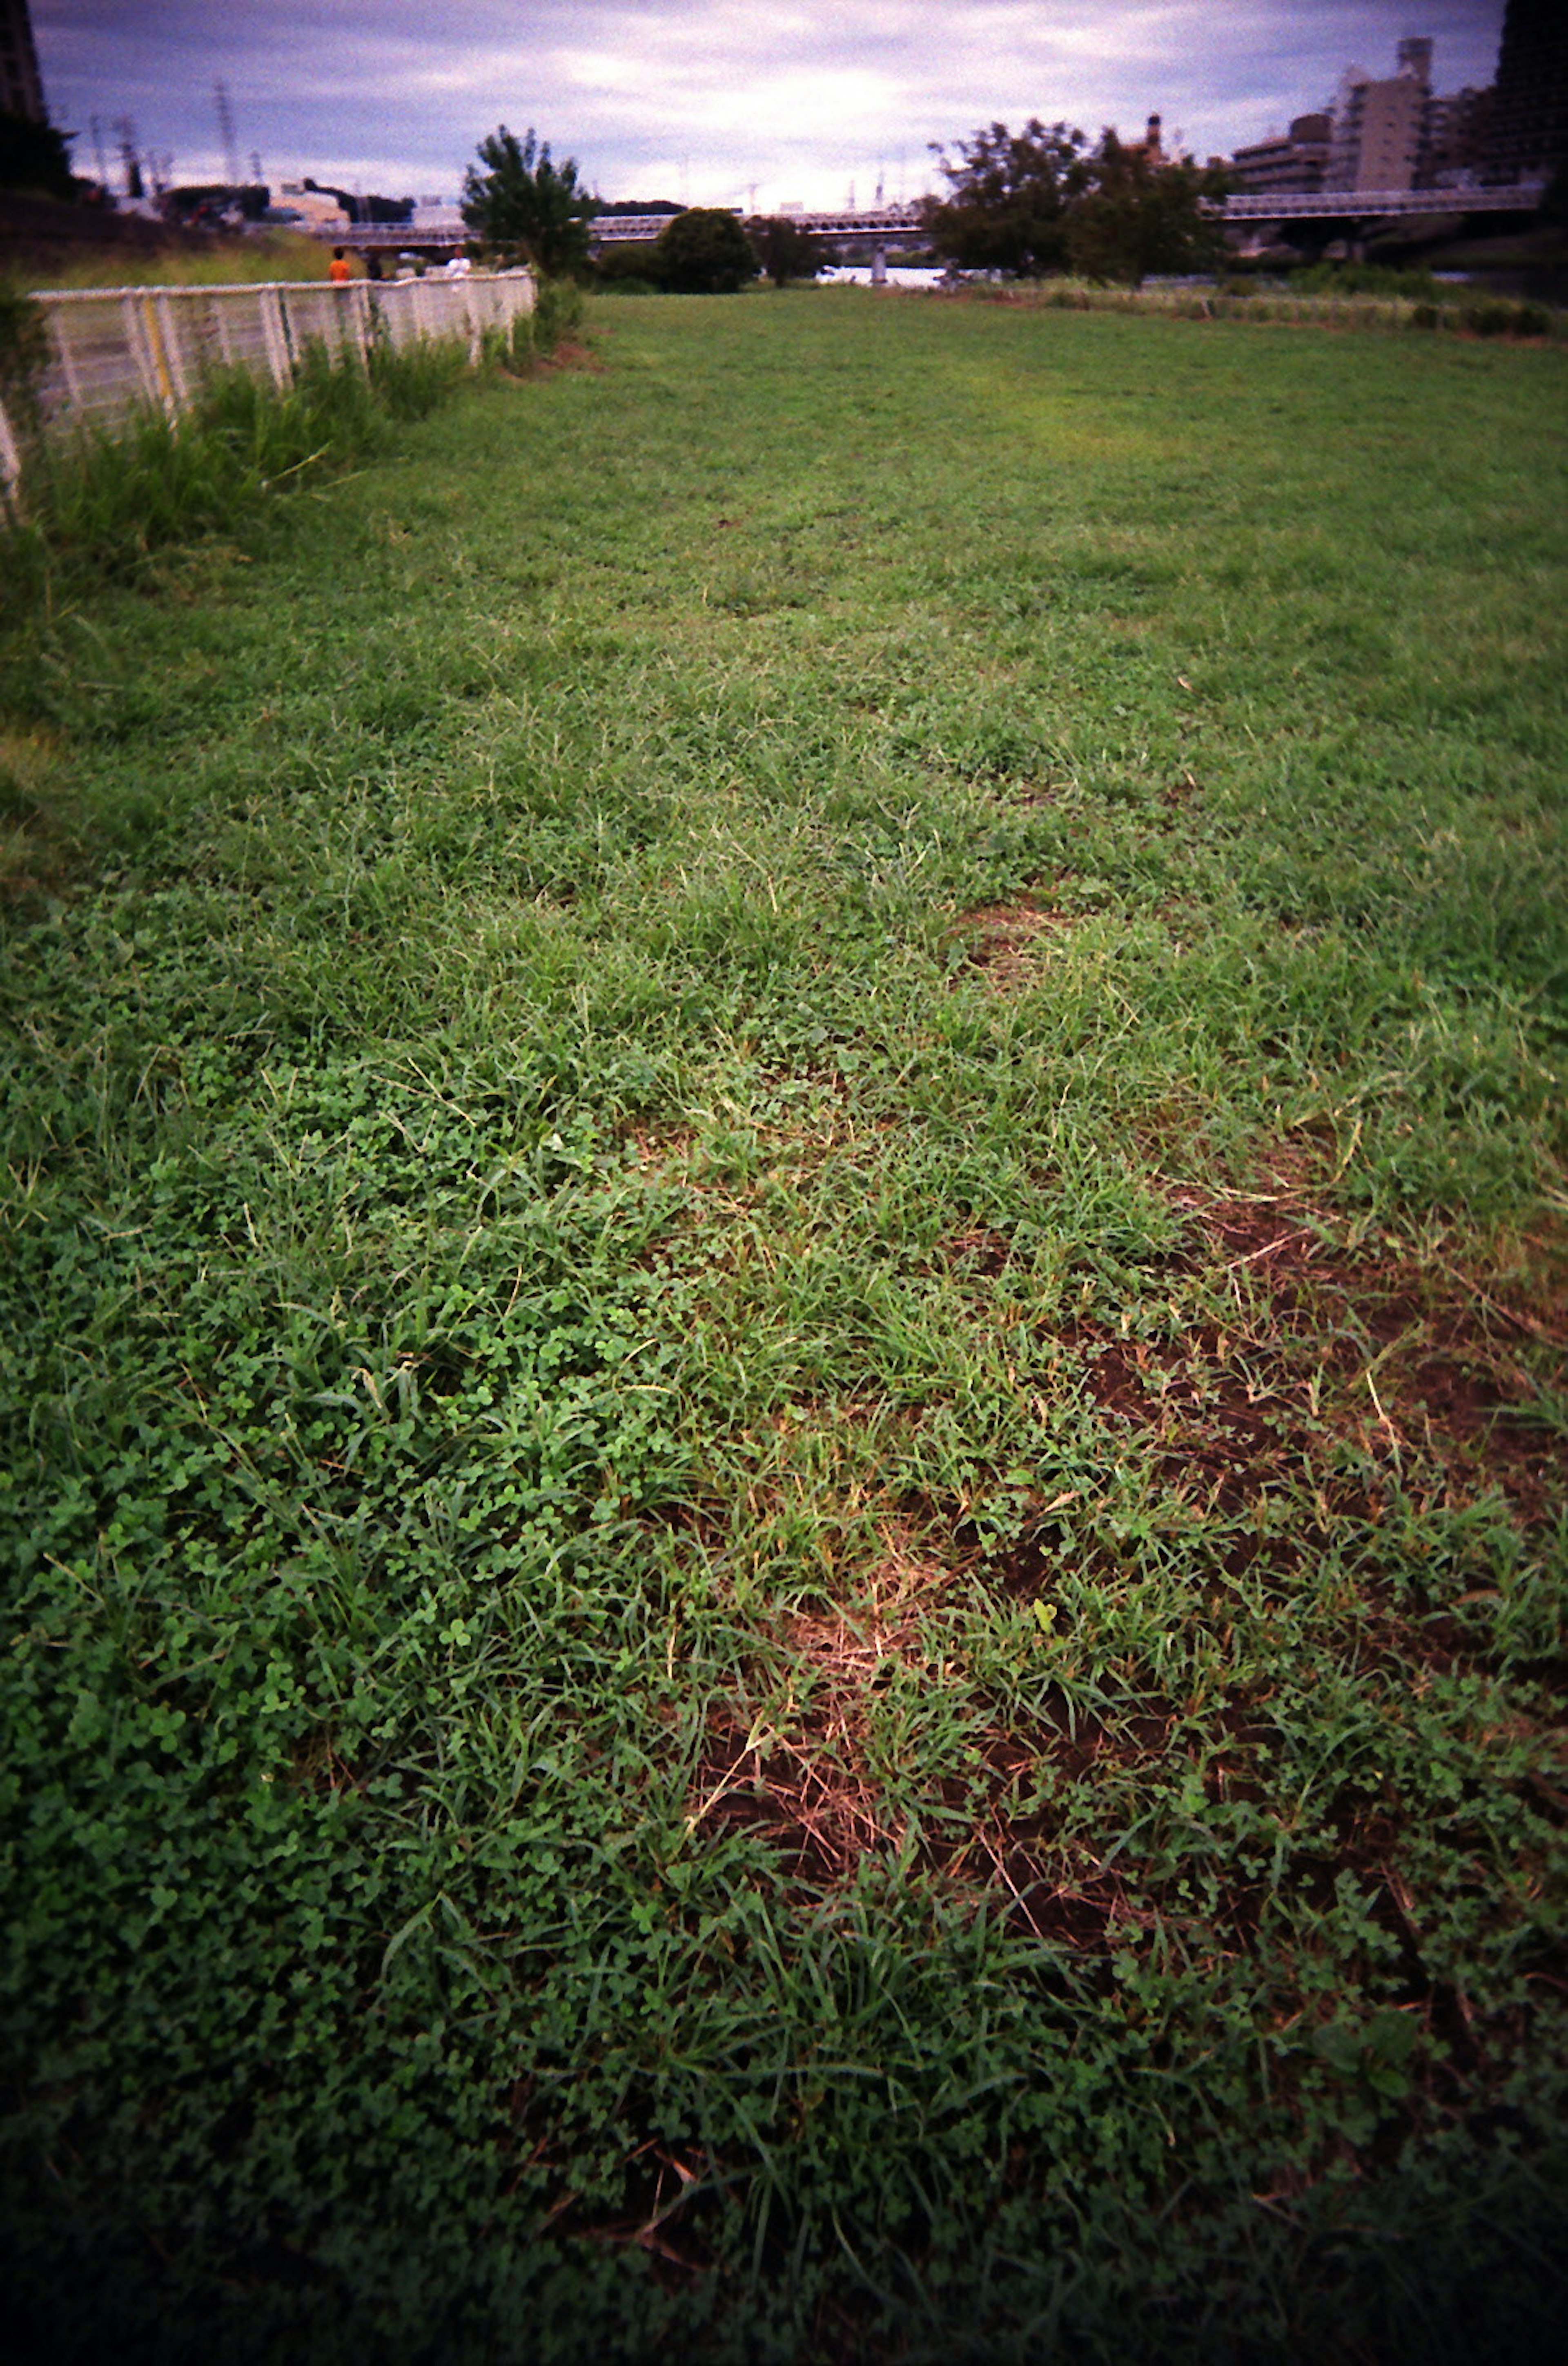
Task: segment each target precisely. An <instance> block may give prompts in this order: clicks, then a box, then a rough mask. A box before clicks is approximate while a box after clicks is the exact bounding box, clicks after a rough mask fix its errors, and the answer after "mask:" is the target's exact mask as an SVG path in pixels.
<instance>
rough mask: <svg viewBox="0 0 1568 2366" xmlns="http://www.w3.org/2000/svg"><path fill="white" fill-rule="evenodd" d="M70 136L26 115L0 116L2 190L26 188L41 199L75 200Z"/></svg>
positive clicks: (0, 174) (0, 182) (76, 191)
mask: <svg viewBox="0 0 1568 2366" xmlns="http://www.w3.org/2000/svg"><path fill="white" fill-rule="evenodd" d="M70 137H71V135H70V134H69V133H67V132H63V131H56V130H55V129H54V127H53V125H52V124H49V123H35V122H34V121H33V119H32V118H31V117H30V116H27V115H0V189H25V190H28V191H29V192H30V193H31V194H33V195H34V196H37V197H66V198H70V197H76V196H77V195H78V194H79V192H78V190H77V186H76V176H75V175H74V174H73V172H72V170H71V152H70V150H69V149H68V148H67V146H66V144H65V143H66V141H67V139H68V138H70Z"/></svg>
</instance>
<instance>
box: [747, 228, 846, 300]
mask: <svg viewBox="0 0 1568 2366" xmlns="http://www.w3.org/2000/svg"><path fill="white" fill-rule="evenodd" d="M746 235H747V237H748V238H749V239H750V242H751V244H752V246H753V247H754V248H755V249H756V253H757V260H758V262H759V263H760V264H761V266H762V269H763V270H764V271H765V272H766V273H767V275H768V277H769V278H770V279H771V280H772V281H773V286H774V287H784V286H785V284H786V283H787V282H788V281H789V280H791V279H815V278H816V276H817V274H818V272H819V271H820V270H821V268H822V266H823V265H824V264H825V263H830V262H831V261H832V259H833V251H832V249H831V248H830V247H829V245H828V244H827V243H826V242H825V241H824V240H822V239H819V238H817V237H814V236H813V234H812V232H811V231H808V230H807V228H806V225H805V224H804V222H797V221H791V220H789V218H788V216H787V215H784V214H764V215H759V216H758V217H757V218H756V219H755V220H751V221H749V222H748V223H747V225H746Z"/></svg>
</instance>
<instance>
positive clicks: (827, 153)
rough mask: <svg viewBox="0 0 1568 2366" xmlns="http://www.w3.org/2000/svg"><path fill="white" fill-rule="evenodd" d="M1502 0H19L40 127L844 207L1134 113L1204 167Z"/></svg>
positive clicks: (425, 185) (327, 172)
mask: <svg viewBox="0 0 1568 2366" xmlns="http://www.w3.org/2000/svg"><path fill="white" fill-rule="evenodd" d="M1502 14H1503V0H1055V5H1051V6H1030V5H1027V0H950V4H949V5H942V6H939V5H931V4H930V0H838V5H826V0H794V5H790V0H784V5H781V6H761V5H759V0H446V5H445V6H441V7H440V8H439V9H434V8H432V7H430V6H428V5H420V0H229V5H228V6H224V7H222V8H221V9H220V8H219V6H216V5H214V0H34V5H33V20H34V27H35V30H36V33H37V36H38V43H39V54H40V60H41V63H42V67H43V73H44V80H45V86H46V89H47V91H48V94H49V96H50V101H51V109H52V112H53V114H54V117H55V119H56V120H57V121H58V122H61V123H62V125H64V126H65V127H66V128H67V129H69V130H74V131H75V132H76V133H77V134H78V135H79V138H78V146H77V150H76V156H77V162H78V165H79V166H80V167H82V168H84V169H91V163H92V141H91V138H90V136H89V124H90V119H91V118H93V117H95V116H96V117H97V118H100V120H101V121H102V122H103V123H104V124H105V125H106V126H107V124H108V123H109V122H110V121H111V120H112V118H114V117H116V116H118V115H122V114H129V115H130V116H131V117H133V118H135V121H136V123H137V126H138V129H139V131H140V134H141V139H142V141H143V142H144V143H145V145H147V146H148V147H150V148H152V149H157V150H161V151H170V152H173V154H174V157H175V168H176V172H177V174H178V175H179V176H180V177H182V178H187V179H195V178H198V177H206V176H207V175H212V174H216V173H219V172H220V171H221V168H222V160H221V156H220V148H219V141H218V130H217V122H216V117H215V113H214V107H213V99H212V85H213V82H214V80H215V78H216V77H218V76H219V75H221V76H222V77H223V79H224V80H225V82H226V83H227V84H228V86H229V89H230V93H231V98H232V103H233V109H234V117H235V123H236V130H237V133H238V138H239V144H240V147H241V150H242V152H243V154H245V155H247V156H248V155H249V153H250V152H252V151H253V150H256V151H259V152H260V154H261V156H262V160H263V164H264V167H265V171H266V173H267V175H268V176H269V178H271V179H273V180H275V181H276V180H281V179H284V178H289V179H292V178H294V177H295V176H296V175H298V174H299V173H300V172H312V173H314V174H316V175H318V177H320V178H322V179H328V180H343V181H346V182H349V183H351V184H352V183H354V182H358V183H359V184H361V185H362V186H365V187H367V188H370V187H378V188H381V189H383V190H387V191H389V192H392V193H400V192H403V191H407V190H414V191H417V192H418V193H422V194H423V193H431V194H434V192H435V191H437V190H440V191H442V192H443V193H445V194H447V195H455V194H456V192H457V186H458V183H459V181H460V179H461V175H462V167H463V164H464V163H465V162H466V161H467V160H468V158H469V157H471V155H472V153H473V151H474V147H475V144H476V142H477V141H479V139H480V138H481V137H482V136H483V134H484V133H485V132H486V131H488V130H491V128H492V127H493V126H494V125H495V124H496V123H497V122H500V121H503V120H504V121H506V122H508V123H510V124H512V125H513V127H514V128H516V129H519V130H521V129H522V128H524V127H525V126H526V125H529V124H533V125H536V126H537V128H538V130H539V131H540V133H541V135H542V136H543V137H545V138H547V139H548V140H550V141H552V143H553V144H554V147H555V149H556V152H557V153H558V154H566V153H570V154H571V155H574V156H576V157H577V159H578V160H579V163H580V164H581V168H582V171H583V174H584V175H585V177H586V178H587V179H588V180H589V181H590V182H591V183H592V185H593V186H596V187H597V188H599V189H600V190H602V191H603V193H604V195H605V196H606V197H626V196H636V195H644V196H659V195H664V196H668V197H682V195H687V194H689V195H690V197H691V198H692V200H693V201H694V202H701V201H704V200H706V201H711V202H715V203H724V202H739V201H742V200H744V199H745V198H746V197H747V196H748V192H749V189H750V186H752V185H755V186H756V191H757V198H758V201H759V202H760V203H761V204H763V205H776V204H777V203H779V202H781V201H782V200H783V199H784V198H787V197H801V198H805V199H807V201H818V200H820V201H826V202H838V201H840V200H841V198H842V197H843V196H844V194H845V187H846V184H847V183H848V182H849V181H850V180H851V179H854V180H856V181H857V183H858V192H857V193H858V194H859V195H860V196H861V197H869V196H870V194H871V186H872V183H873V180H874V177H875V175H876V172H877V169H878V166H879V164H881V165H885V166H886V180H887V187H888V194H889V195H892V194H896V193H897V188H898V187H899V186H900V185H901V186H903V187H904V188H905V189H906V190H907V191H908V193H909V194H913V193H914V192H915V191H916V190H917V189H918V188H919V187H920V186H924V185H925V184H926V182H927V180H928V178H929V175H930V170H931V159H930V157H929V155H928V153H927V146H928V143H929V142H931V141H947V142H952V141H954V140H957V139H961V138H962V137H964V134H965V133H967V132H968V131H970V130H973V129H974V128H975V127H976V125H977V124H980V123H985V122H989V121H991V120H993V119H994V118H1002V119H1004V120H1008V121H1011V122H1018V121H1020V120H1021V119H1022V118H1024V117H1026V116H1029V115H1039V116H1043V118H1045V119H1046V120H1048V121H1055V120H1056V119H1057V118H1063V117H1065V118H1066V119H1067V120H1069V121H1071V122H1075V123H1080V124H1082V125H1083V126H1084V127H1085V128H1086V129H1087V130H1090V131H1094V130H1098V129H1099V128H1100V125H1101V124H1103V123H1111V122H1114V123H1118V124H1120V125H1121V127H1122V129H1123V130H1128V129H1130V128H1134V127H1137V126H1141V124H1142V121H1143V118H1144V117H1145V114H1147V113H1148V112H1149V111H1150V110H1151V109H1153V108H1158V109H1159V110H1160V111H1161V113H1162V114H1163V115H1164V118H1165V120H1166V124H1167V126H1168V127H1171V128H1176V129H1179V130H1180V131H1181V132H1182V133H1183V135H1184V136H1185V138H1186V140H1187V141H1188V143H1189V145H1190V147H1191V148H1192V149H1193V150H1194V151H1195V152H1197V153H1199V154H1200V155H1204V154H1208V153H1211V152H1225V151H1228V150H1229V149H1231V148H1232V147H1234V146H1235V144H1236V143H1237V142H1238V141H1244V140H1248V139H1254V138H1257V137H1258V135H1259V134H1260V133H1261V132H1263V131H1264V130H1266V129H1268V128H1269V126H1270V125H1271V124H1275V123H1283V122H1284V121H1285V120H1286V119H1287V118H1289V117H1290V116H1291V115H1292V114H1296V113H1299V112H1300V111H1301V110H1302V109H1303V108H1305V107H1313V106H1318V105H1321V104H1322V103H1323V102H1324V101H1325V98H1326V97H1327V96H1328V94H1329V92H1330V90H1331V89H1332V87H1333V85H1334V84H1335V82H1336V81H1337V78H1338V75H1339V73H1340V72H1341V70H1342V69H1343V68H1344V67H1345V66H1346V65H1347V64H1348V63H1350V62H1357V63H1360V64H1365V65H1367V66H1370V67H1371V68H1372V69H1374V70H1377V69H1380V68H1381V69H1382V70H1383V71H1392V67H1393V47H1394V43H1395V41H1396V40H1397V39H1399V38H1400V37H1401V36H1402V35H1404V34H1405V33H1425V34H1429V35H1431V36H1432V37H1433V39H1435V41H1436V43H1437V78H1438V84H1439V87H1441V88H1444V89H1451V88H1456V87H1458V86H1459V85H1460V84H1464V83H1483V82H1485V81H1488V80H1489V79H1490V78H1491V74H1492V71H1493V67H1494V64H1495V58H1496V51H1497V39H1498V34H1499V30H1500V27H1501V22H1502Z"/></svg>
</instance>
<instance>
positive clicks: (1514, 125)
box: [1485, 0, 1568, 182]
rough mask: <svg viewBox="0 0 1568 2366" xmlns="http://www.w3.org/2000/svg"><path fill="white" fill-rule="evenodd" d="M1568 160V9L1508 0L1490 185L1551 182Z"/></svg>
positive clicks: (1557, 3) (1545, 1)
mask: <svg viewBox="0 0 1568 2366" xmlns="http://www.w3.org/2000/svg"><path fill="white" fill-rule="evenodd" d="M1564 161H1568V10H1565V9H1564V8H1563V6H1562V0H1508V9H1507V14H1506V17H1504V19H1503V46H1502V49H1501V51H1499V53H1498V58H1497V88H1496V92H1495V96H1494V99H1493V104H1492V121H1491V125H1490V129H1489V130H1488V134H1487V141H1486V165H1485V177H1486V178H1487V180H1489V181H1499V182H1512V181H1549V180H1550V179H1551V176H1552V175H1553V173H1554V172H1556V170H1557V168H1558V166H1559V165H1560V164H1562V163H1564Z"/></svg>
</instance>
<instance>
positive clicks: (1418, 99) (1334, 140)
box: [1323, 40, 1432, 189]
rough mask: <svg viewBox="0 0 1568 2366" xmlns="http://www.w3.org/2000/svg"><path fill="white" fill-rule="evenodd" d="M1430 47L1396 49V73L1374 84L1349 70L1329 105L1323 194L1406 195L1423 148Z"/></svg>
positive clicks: (1407, 43) (1418, 43) (1424, 43)
mask: <svg viewBox="0 0 1568 2366" xmlns="http://www.w3.org/2000/svg"><path fill="white" fill-rule="evenodd" d="M1431 96H1432V44H1431V42H1430V41H1428V40H1404V41H1401V43H1400V44H1399V71H1398V72H1397V73H1394V74H1393V75H1391V76H1390V77H1389V79H1388V80H1387V81H1384V82H1379V81H1376V80H1374V79H1373V77H1372V76H1371V74H1369V73H1366V72H1365V70H1364V69H1363V68H1362V67H1360V66H1350V67H1348V69H1347V70H1346V72H1345V73H1344V75H1343V76H1342V78H1341V80H1340V84H1339V89H1338V93H1337V96H1336V98H1335V101H1334V115H1333V125H1332V129H1331V131H1330V134H1329V146H1328V169H1327V171H1326V172H1325V175H1324V179H1323V186H1324V187H1325V189H1410V188H1414V187H1415V186H1416V173H1417V171H1418V169H1419V167H1420V163H1421V159H1422V154H1423V152H1424V149H1425V146H1426V138H1427V109H1428V107H1429V106H1430V104H1431Z"/></svg>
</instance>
